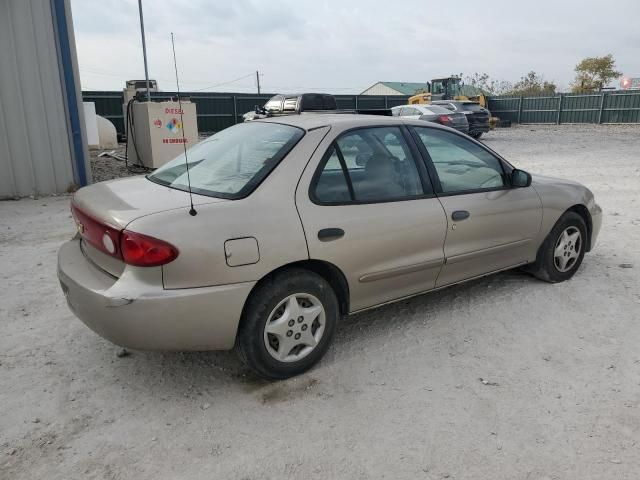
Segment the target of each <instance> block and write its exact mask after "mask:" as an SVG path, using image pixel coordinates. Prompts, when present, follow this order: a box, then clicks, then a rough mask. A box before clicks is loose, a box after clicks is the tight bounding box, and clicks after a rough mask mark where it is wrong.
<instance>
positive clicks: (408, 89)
mask: <svg viewBox="0 0 640 480" xmlns="http://www.w3.org/2000/svg"><path fill="white" fill-rule="evenodd" d="M380 83H382V84H383V85H386V86H387V87H389V88H392V89H394V90H396V91H398V92H400V93H401V94H402V95H415V94H416V92H417V91H418V90H425V89H426V88H427V82H380Z"/></svg>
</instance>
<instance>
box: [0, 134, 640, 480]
mask: <svg viewBox="0 0 640 480" xmlns="http://www.w3.org/2000/svg"><path fill="white" fill-rule="evenodd" d="M486 143H487V144H488V145H490V146H491V147H492V148H494V149H495V150H497V151H498V152H500V153H502V154H504V155H505V156H506V158H508V159H510V160H512V161H513V162H514V163H516V164H518V165H519V166H521V167H522V168H525V169H527V170H530V171H532V172H539V173H543V174H548V175H556V176H562V177H569V178H573V179H577V180H579V181H581V182H583V183H584V184H586V185H588V186H589V187H590V188H591V189H592V190H593V191H594V193H595V195H596V199H597V200H598V202H599V203H600V204H601V205H602V207H603V209H604V212H605V215H604V224H603V229H602V233H601V235H600V238H599V243H598V246H597V248H596V249H595V251H594V252H592V253H591V254H588V255H587V257H586V258H585V262H584V264H583V266H582V269H581V270H580V271H579V272H578V274H577V275H576V276H575V277H574V278H573V279H572V280H571V281H569V282H566V283H563V284H558V285H549V284H546V283H542V282H540V281H537V280H535V279H533V278H531V277H529V276H527V275H525V274H522V273H518V272H508V273H504V274H500V275H496V276H493V277H490V278H487V279H484V280H479V281H474V282H471V283H468V284H465V285H462V286H457V287H453V288H450V289H448V290H444V291H440V292H437V293H433V294H430V295H425V296H422V297H418V298H414V299H412V300H409V301H403V302H401V303H397V304H395V305H391V306H387V307H384V308H381V309H378V310H376V311H371V312H367V313H362V314H359V315H357V316H353V317H350V318H347V319H345V320H344V322H343V323H342V324H341V325H340V327H339V330H338V332H337V335H336V338H335V343H334V346H333V347H332V348H331V349H330V351H329V353H328V355H327V356H326V358H325V359H324V360H323V361H322V362H321V364H320V365H319V366H318V367H316V368H315V369H313V370H312V371H311V372H310V373H308V374H306V375H304V376H301V377H299V378H296V379H292V380H289V381H285V382H280V383H274V384H269V383H266V382H263V381H261V380H258V379H256V378H255V377H253V376H252V375H251V374H250V373H249V372H247V370H246V369H245V368H244V367H243V366H242V365H241V364H240V363H239V362H238V361H237V360H236V358H235V357H234V355H233V354H231V353H225V352H222V353H191V354H162V353H144V352H133V353H132V355H131V356H128V357H124V358H119V357H117V356H116V353H117V352H118V348H116V347H115V346H113V345H111V344H109V343H108V342H107V341H105V340H102V339H101V338H100V337H98V336H97V335H95V334H94V333H92V332H91V331H89V330H88V329H87V328H86V327H85V326H84V325H82V324H81V323H80V321H78V320H76V319H75V318H74V317H73V315H72V314H71V313H70V312H69V310H68V309H67V306H66V304H65V301H64V298H63V296H62V293H61V291H60V288H59V286H58V282H57V279H56V275H55V264H56V251H57V249H58V247H59V245H60V244H61V243H62V242H63V241H65V240H66V239H67V238H69V237H70V236H71V235H72V233H73V225H72V222H71V219H70V216H69V211H68V200H69V199H68V197H50V198H43V199H36V200H31V199H27V200H21V201H15V202H1V203H0V221H1V223H0V242H1V243H0V263H1V265H2V279H3V282H2V293H1V294H0V295H1V297H0V319H1V326H2V335H0V478H1V479H2V480H5V479H6V480H9V479H11V480H14V479H15V480H18V479H29V480H32V479H41V478H42V479H45V478H46V479H47V480H54V479H61V480H62V479H64V480H69V479H90V478H96V479H103V478H104V479H129V478H136V479H165V478H166V479H189V480H193V479H252V480H253V479H272V478H273V479H275V478H278V479H280V478H292V479H293V478H295V479H297V478H323V479H343V478H344V479H369V478H388V479H394V480H395V479H418V478H424V479H440V478H450V479H473V480H478V479H492V480H493V479H529V480H542V479H562V480H565V479H569V478H571V479H574V478H575V479H581V480H584V479H616V480H619V479H637V478H638V472H640V450H639V449H640V348H639V345H640V127H632V126H618V127H614V126H601V127H595V126H562V127H541V126H523V127H517V128H516V127H514V128H512V129H506V130H500V131H496V132H492V133H490V134H488V135H487V137H486ZM621 264H630V265H631V268H623V267H621V266H620V265H621ZM627 267H629V265H627ZM480 379H484V382H483V381H481V380H480Z"/></svg>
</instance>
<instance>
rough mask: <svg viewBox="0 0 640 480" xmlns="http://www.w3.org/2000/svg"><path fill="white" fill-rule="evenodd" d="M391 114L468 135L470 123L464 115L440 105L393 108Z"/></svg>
mask: <svg viewBox="0 0 640 480" xmlns="http://www.w3.org/2000/svg"><path fill="white" fill-rule="evenodd" d="M391 113H392V115H393V116H394V117H404V118H412V119H414V120H424V121H427V122H433V123H439V124H440V125H444V126H445V127H451V128H455V129H456V130H458V131H460V132H463V133H468V132H469V123H468V122H467V116H466V115H465V114H464V113H457V112H451V111H450V110H447V109H446V108H444V107H440V106H438V105H421V104H415V105H400V106H398V107H393V108H392V109H391Z"/></svg>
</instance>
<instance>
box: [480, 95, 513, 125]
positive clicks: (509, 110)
mask: <svg viewBox="0 0 640 480" xmlns="http://www.w3.org/2000/svg"><path fill="white" fill-rule="evenodd" d="M488 106H489V110H491V114H492V115H495V116H496V117H499V118H500V119H501V120H508V121H510V122H514V123H515V122H518V111H519V108H520V97H489V105H488Z"/></svg>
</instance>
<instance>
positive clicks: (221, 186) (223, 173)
mask: <svg viewBox="0 0 640 480" xmlns="http://www.w3.org/2000/svg"><path fill="white" fill-rule="evenodd" d="M303 135H304V131H303V130H302V129H300V128H297V127H292V126H290V125H282V124H278V123H261V122H249V123H242V124H238V125H234V126H233V127H229V128H227V129H225V130H222V131H220V132H218V133H216V134H215V135H212V136H211V137H209V138H207V139H206V140H203V141H202V142H200V143H198V144H197V145H194V146H193V147H191V148H190V149H189V150H187V158H188V159H189V176H190V178H191V190H192V191H193V192H194V193H199V194H202V195H209V196H213V197H221V198H231V199H234V198H242V197H245V196H247V195H248V194H249V193H251V192H252V191H253V189H254V188H255V187H256V186H258V185H259V184H260V182H262V180H264V179H265V177H266V176H267V175H269V173H270V172H271V170H273V169H274V168H275V167H276V165H278V163H279V162H280V160H282V159H283V158H284V157H285V155H286V154H287V153H289V151H290V150H291V149H292V148H293V147H294V146H295V144H296V143H297V142H298V140H300V139H301V138H302V136H303ZM147 178H148V179H149V180H151V181H153V182H156V183H159V184H161V185H165V186H167V187H171V188H175V189H178V190H185V191H187V190H188V187H187V166H186V164H185V159H184V154H183V155H180V156H179V157H177V158H175V159H173V160H171V161H170V162H169V163H167V164H165V165H163V166H162V167H160V168H158V169H157V170H156V171H155V172H153V173H152V174H151V175H149V176H148V177H147Z"/></svg>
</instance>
